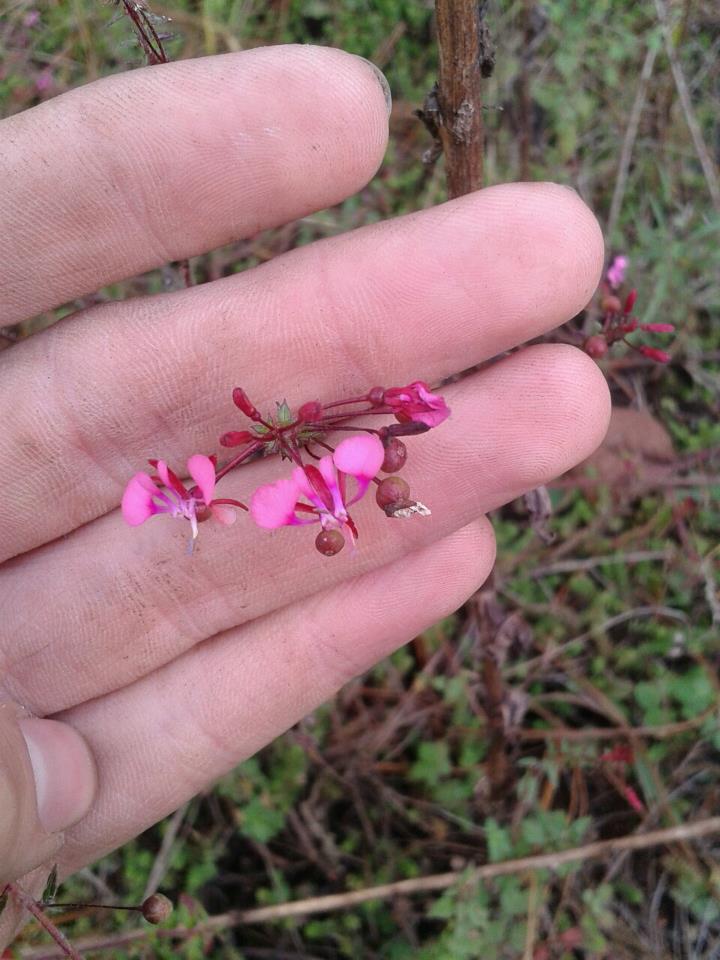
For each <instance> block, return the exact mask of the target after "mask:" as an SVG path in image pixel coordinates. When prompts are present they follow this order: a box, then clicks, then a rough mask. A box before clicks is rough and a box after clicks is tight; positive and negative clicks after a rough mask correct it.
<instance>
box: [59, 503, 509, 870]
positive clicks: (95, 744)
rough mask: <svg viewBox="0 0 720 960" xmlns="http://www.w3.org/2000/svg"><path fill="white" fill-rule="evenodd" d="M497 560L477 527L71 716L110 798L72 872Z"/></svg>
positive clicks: (434, 615)
mask: <svg viewBox="0 0 720 960" xmlns="http://www.w3.org/2000/svg"><path fill="white" fill-rule="evenodd" d="M493 559H494V540H493V536H492V531H491V529H490V526H489V524H488V523H487V522H486V521H482V522H481V521H478V522H476V523H474V524H472V525H471V526H470V527H467V528H465V529H464V530H461V531H459V532H457V533H455V534H454V535H452V536H451V537H448V538H446V539H444V540H441V541H440V542H439V543H436V544H434V545H433V546H431V547H427V548H425V549H423V550H420V551H417V552H415V553H410V554H408V555H407V556H406V557H405V558H404V559H403V561H402V563H401V564H395V565H393V566H390V567H382V568H381V569H379V570H375V571H373V572H372V573H368V574H365V575H364V576H362V577H359V578H357V579H355V580H352V581H350V582H348V583H346V584H345V585H344V586H343V587H337V588H333V589H331V590H329V591H327V592H325V593H323V594H321V595H319V596H315V597H310V598H308V599H307V600H304V601H301V602H300V603H298V604H296V605H293V606H291V607H289V608H286V609H284V610H282V611H278V612H277V613H274V614H272V615H270V616H268V617H266V618H263V619H262V620H259V621H256V622H255V623H252V624H249V625H248V626H247V627H243V628H242V629H241V630H237V631H232V632H231V633H228V634H225V635H223V636H222V637H218V638H216V639H214V640H212V641H209V642H207V643H204V644H202V645H200V646H199V647H197V648H196V649H194V650H193V651H191V652H190V653H188V654H186V655H185V656H184V657H182V658H180V659H179V660H176V661H175V662H173V663H172V664H170V665H168V666H167V667H165V668H163V670H162V671H160V672H159V673H157V674H153V675H152V676H150V677H148V678H146V679H145V680H142V681H139V682H138V683H137V684H133V686H131V687H128V688H126V689H125V690H123V691H121V692H119V693H116V694H113V695H111V696H109V697H107V698H103V699H102V700H99V701H96V702H95V703H92V704H87V705H85V706H82V707H78V708H76V709H75V710H73V711H71V713H70V714H68V719H71V721H72V723H73V724H75V725H77V727H78V729H79V730H81V731H82V732H83V733H84V734H85V735H86V736H87V737H88V739H89V741H90V743H91V745H92V748H93V750H94V752H95V754H96V756H97V757H98V762H99V774H100V784H101V790H100V795H99V797H98V801H97V803H96V805H95V807H94V809H93V811H92V813H91V814H90V816H89V817H88V818H87V820H86V821H85V822H84V823H83V824H82V825H79V827H78V828H76V829H75V830H74V831H73V832H72V833H71V834H70V835H69V837H68V845H67V847H66V849H65V851H64V852H63V861H62V864H63V868H64V869H70V870H74V869H77V868H78V867H79V866H80V865H81V864H82V863H86V862H88V861H89V860H92V859H94V858H95V857H97V856H99V855H101V853H103V852H105V851H108V850H110V849H112V848H114V847H116V846H117V845H118V844H120V843H122V842H124V841H125V840H126V839H128V838H129V837H131V836H135V835H136V834H137V833H138V832H140V831H141V830H143V829H145V828H146V827H147V826H149V825H150V824H151V823H154V822H155V821H156V820H158V819H160V818H161V817H163V816H164V815H165V814H166V813H168V812H170V811H171V810H174V809H176V808H177V807H178V806H180V804H181V803H183V802H185V800H187V799H189V798H190V797H191V796H193V795H194V794H195V793H197V792H198V791H199V790H201V789H202V788H204V787H205V786H207V785H208V784H209V783H210V782H211V781H212V780H214V779H216V778H217V777H219V776H221V775H222V774H223V773H225V772H226V771H227V770H229V769H231V767H233V766H234V765H235V764H236V763H238V762H239V761H240V760H242V759H244V758H245V757H247V756H249V755H250V754H252V753H254V752H255V751H256V750H258V749H259V748H260V747H261V746H263V744H265V743H267V742H268V741H269V740H271V739H272V738H273V737H275V736H278V734H280V733H282V732H283V731H284V730H286V729H287V728H288V727H290V726H291V725H292V724H293V723H296V722H297V721H298V720H299V719H300V718H301V717H303V716H305V715H306V714H307V713H308V712H309V711H310V710H313V709H314V708H315V707H317V706H318V705H319V704H321V703H322V702H323V701H324V700H327V699H328V698H329V697H331V696H332V695H333V694H334V693H335V692H336V691H337V690H338V689H339V687H340V686H341V685H342V684H344V683H345V682H346V681H347V680H349V679H350V678H351V677H353V676H356V675H357V674H359V673H362V672H363V671H365V670H367V669H369V668H370V667H371V666H372V665H373V664H374V663H376V662H377V661H378V660H380V659H382V658H383V657H385V656H387V655H388V654H389V653H390V652H391V651H392V650H394V649H396V648H397V647H399V646H400V645H401V644H403V643H406V642H407V641H408V640H410V639H411V638H412V637H413V636H415V635H416V634H417V633H419V632H420V631H421V630H423V629H424V628H426V627H427V626H429V625H430V624H432V623H435V622H436V621H437V620H438V619H440V618H441V617H443V616H446V615H447V614H448V613H450V612H451V611H453V610H455V609H457V607H458V606H459V605H460V604H461V603H462V602H463V601H464V600H465V599H467V597H468V596H469V595H470V594H471V593H472V592H473V591H474V590H475V589H477V587H478V586H479V585H480V584H481V583H482V582H483V581H484V580H485V578H486V577H487V575H488V573H489V572H490V569H491V566H492V563H493Z"/></svg>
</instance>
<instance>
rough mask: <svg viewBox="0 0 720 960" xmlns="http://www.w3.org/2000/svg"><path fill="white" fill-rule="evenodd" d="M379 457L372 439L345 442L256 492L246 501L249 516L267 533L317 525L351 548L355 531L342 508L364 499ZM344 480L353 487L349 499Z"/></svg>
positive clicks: (381, 451)
mask: <svg viewBox="0 0 720 960" xmlns="http://www.w3.org/2000/svg"><path fill="white" fill-rule="evenodd" d="M384 458H385V449H384V447H383V445H382V443H381V442H380V440H378V438H377V437H374V436H368V435H367V434H363V435H361V436H357V437H348V438H347V439H346V440H343V441H342V442H341V443H339V444H338V447H337V449H336V450H335V452H334V453H333V454H332V456H330V455H328V456H326V457H323V458H322V459H321V460H320V461H319V462H318V465H317V466H314V465H312V464H310V465H306V466H303V467H296V468H295V469H294V470H293V472H292V476H291V477H285V478H283V479H282V480H277V481H276V482H275V483H269V484H266V485H265V486H262V487H258V489H257V490H256V491H255V493H254V494H253V496H252V499H251V501H250V515H251V516H252V518H253V520H254V521H255V523H256V524H257V525H258V526H259V527H264V528H265V529H267V530H274V529H276V528H277V527H282V526H296V525H299V524H307V523H315V522H318V521H319V522H320V524H321V525H322V528H323V530H337V531H339V532H340V533H341V534H342V536H343V538H344V539H345V540H346V541H349V542H350V543H351V545H354V543H355V538H356V537H357V530H356V528H355V524H354V523H353V521H352V519H351V517H350V515H349V513H348V509H347V508H348V507H349V506H350V505H351V504H353V503H356V502H357V501H358V500H360V499H361V498H362V497H363V496H364V494H365V491H366V490H367V488H368V486H369V484H370V482H371V480H372V479H373V477H374V476H375V474H376V473H377V472H378V470H379V469H380V467H381V465H382V462H383V460H384ZM348 477H353V478H354V480H355V482H356V485H357V489H356V490H355V493H354V494H353V496H352V497H350V498H349V499H347V478H348ZM300 497H304V498H305V500H307V501H308V503H304V502H302V500H300ZM338 540H339V538H338ZM340 543H341V544H342V541H340Z"/></svg>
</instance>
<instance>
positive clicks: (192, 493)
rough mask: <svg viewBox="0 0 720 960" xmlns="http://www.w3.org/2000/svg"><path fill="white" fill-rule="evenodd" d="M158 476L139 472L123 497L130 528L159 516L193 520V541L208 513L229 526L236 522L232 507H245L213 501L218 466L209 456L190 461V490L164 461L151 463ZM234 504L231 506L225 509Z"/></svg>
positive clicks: (191, 522) (224, 501)
mask: <svg viewBox="0 0 720 960" xmlns="http://www.w3.org/2000/svg"><path fill="white" fill-rule="evenodd" d="M149 462H150V465H151V466H152V467H154V468H155V469H156V471H157V476H155V477H150V476H148V474H147V473H136V474H135V476H134V477H132V479H131V480H130V482H129V483H128V485H127V487H126V488H125V493H124V494H123V498H122V504H121V509H122V515H123V519H124V520H125V522H126V523H128V524H130V526H131V527H137V526H139V525H140V524H141V523H144V522H145V521H146V520H147V519H148V518H149V517H152V516H154V515H155V514H156V513H168V514H169V515H170V516H171V517H175V518H181V519H184V520H189V521H190V526H191V528H192V539H193V540H194V539H195V538H196V537H197V534H198V522H199V521H201V520H205V519H207V516H208V511H209V514H211V515H212V516H213V517H215V519H216V520H217V521H218V522H219V523H222V524H224V525H225V526H229V525H230V524H232V523H234V522H235V519H236V517H235V511H234V510H233V509H232V506H242V504H240V503H238V502H237V501H236V500H214V499H213V495H214V493H215V482H216V480H215V463H214V462H213V460H211V459H210V457H204V456H203V455H202V454H199V453H197V454H195V455H194V456H192V457H190V459H189V460H188V462H187V468H188V473H189V474H190V476H191V477H192V478H193V480H194V481H195V486H193V487H192V489H191V490H188V489H187V487H186V486H185V484H184V483H183V482H182V481H181V480H180V479H179V478H178V476H177V475H176V474H175V473H173V471H172V470H171V469H170V468H169V467H168V465H167V463H165V461H164V460H150V461H149ZM226 504H232V506H226Z"/></svg>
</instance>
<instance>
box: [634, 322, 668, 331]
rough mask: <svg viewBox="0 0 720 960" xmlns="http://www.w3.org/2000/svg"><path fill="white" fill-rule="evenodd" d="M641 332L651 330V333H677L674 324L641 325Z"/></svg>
mask: <svg viewBox="0 0 720 960" xmlns="http://www.w3.org/2000/svg"><path fill="white" fill-rule="evenodd" d="M640 329H641V330H649V331H650V333H675V324H674V323H641V324H640Z"/></svg>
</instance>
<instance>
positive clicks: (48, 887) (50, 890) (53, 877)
mask: <svg viewBox="0 0 720 960" xmlns="http://www.w3.org/2000/svg"><path fill="white" fill-rule="evenodd" d="M57 876H58V865H57V864H55V866H54V867H53V868H52V870H51V871H50V876H49V877H48V878H47V883H46V884H45V889H44V890H43V893H42V897H41V898H40V899H41V900H42V902H43V903H47V902H48V901H50V900H54V899H55V894H56V893H57V888H58V879H57Z"/></svg>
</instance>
